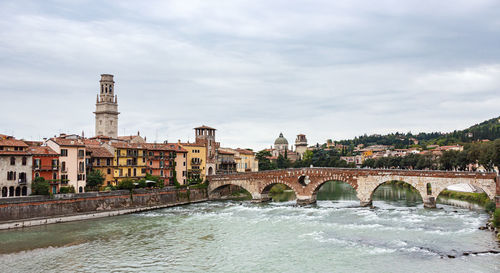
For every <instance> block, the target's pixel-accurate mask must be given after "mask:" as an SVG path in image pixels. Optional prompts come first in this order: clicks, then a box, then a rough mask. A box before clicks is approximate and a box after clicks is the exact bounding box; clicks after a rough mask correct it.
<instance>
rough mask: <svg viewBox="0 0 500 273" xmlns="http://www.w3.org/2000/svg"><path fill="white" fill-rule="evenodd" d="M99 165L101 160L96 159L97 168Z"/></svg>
mask: <svg viewBox="0 0 500 273" xmlns="http://www.w3.org/2000/svg"><path fill="white" fill-rule="evenodd" d="M100 165H101V159H100V158H98V159H97V166H100Z"/></svg>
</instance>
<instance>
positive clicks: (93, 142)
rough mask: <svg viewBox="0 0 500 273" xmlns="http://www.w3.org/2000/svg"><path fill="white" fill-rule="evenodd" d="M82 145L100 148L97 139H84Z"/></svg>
mask: <svg viewBox="0 0 500 273" xmlns="http://www.w3.org/2000/svg"><path fill="white" fill-rule="evenodd" d="M83 143H84V144H85V146H100V145H101V142H100V141H99V140H97V139H88V138H86V139H84V140H83Z"/></svg>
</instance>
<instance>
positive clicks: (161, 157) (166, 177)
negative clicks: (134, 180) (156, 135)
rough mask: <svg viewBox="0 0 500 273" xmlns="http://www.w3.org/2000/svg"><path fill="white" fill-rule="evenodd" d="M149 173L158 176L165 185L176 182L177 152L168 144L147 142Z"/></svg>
mask: <svg viewBox="0 0 500 273" xmlns="http://www.w3.org/2000/svg"><path fill="white" fill-rule="evenodd" d="M144 146H145V147H146V149H147V158H146V163H147V173H149V174H150V175H154V176H158V177H159V178H160V181H162V182H163V183H164V185H166V186H168V185H173V184H174V179H173V178H174V173H175V172H174V170H175V156H176V154H175V152H174V151H173V150H172V149H170V148H169V146H168V144H157V143H145V144H144Z"/></svg>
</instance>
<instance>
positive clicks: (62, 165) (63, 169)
mask: <svg viewBox="0 0 500 273" xmlns="http://www.w3.org/2000/svg"><path fill="white" fill-rule="evenodd" d="M61 170H62V171H63V172H65V171H66V162H64V161H63V162H62V163H61Z"/></svg>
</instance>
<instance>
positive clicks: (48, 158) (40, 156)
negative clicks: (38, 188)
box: [28, 146, 61, 194]
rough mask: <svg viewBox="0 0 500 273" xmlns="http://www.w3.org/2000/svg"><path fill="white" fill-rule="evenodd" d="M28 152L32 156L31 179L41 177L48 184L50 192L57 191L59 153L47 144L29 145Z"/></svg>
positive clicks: (58, 185)
mask: <svg viewBox="0 0 500 273" xmlns="http://www.w3.org/2000/svg"><path fill="white" fill-rule="evenodd" d="M28 152H29V153H30V154H31V155H32V158H33V171H32V179H33V180H35V179H36V178H37V177H43V178H44V179H45V181H47V182H48V183H49V184H50V192H51V193H52V194H56V193H58V192H59V187H60V186H61V180H60V179H59V154H58V153H56V151H54V150H52V149H51V148H50V147H48V146H30V147H29V148H28Z"/></svg>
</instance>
